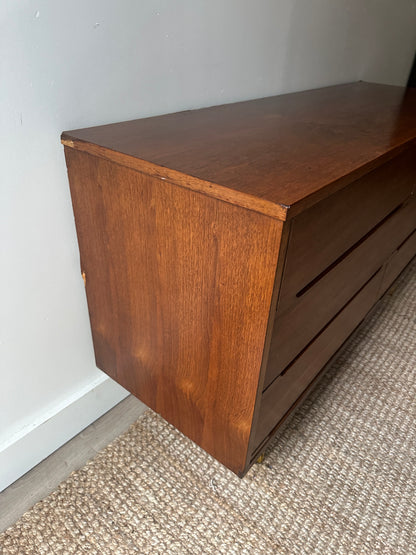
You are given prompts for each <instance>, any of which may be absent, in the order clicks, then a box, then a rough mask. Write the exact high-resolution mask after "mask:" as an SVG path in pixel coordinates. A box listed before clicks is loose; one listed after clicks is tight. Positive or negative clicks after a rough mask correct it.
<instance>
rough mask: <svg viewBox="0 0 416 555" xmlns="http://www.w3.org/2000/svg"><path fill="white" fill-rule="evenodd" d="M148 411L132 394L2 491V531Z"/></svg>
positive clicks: (0, 525) (0, 527)
mask: <svg viewBox="0 0 416 555" xmlns="http://www.w3.org/2000/svg"><path fill="white" fill-rule="evenodd" d="M145 410H146V406H145V405H144V404H143V403H141V402H140V401H139V400H138V399H136V398H135V397H133V396H132V395H129V396H128V397H126V399H124V400H123V401H121V403H119V404H118V405H116V406H115V407H114V408H113V409H111V410H110V411H108V412H107V413H106V414H104V415H103V416H102V417H101V418H99V419H98V420H96V421H95V422H93V423H92V424H91V425H90V426H88V427H87V428H85V430H83V431H82V432H80V433H79V434H78V435H77V436H75V437H74V438H73V439H71V440H70V441H68V442H67V443H65V445H63V446H62V447H60V448H59V449H58V450H57V451H55V452H54V453H52V454H51V455H50V456H49V457H47V458H46V459H45V460H44V461H42V462H41V463H39V464H38V465H37V466H35V467H34V468H32V470H30V471H29V472H27V473H26V474H25V475H24V476H22V477H21V478H19V480H17V481H16V482H14V483H13V484H11V485H10V486H9V487H8V488H6V489H5V490H4V491H2V492H1V493H0V533H1V532H2V531H4V530H6V529H7V528H8V527H9V526H11V525H12V524H14V523H15V522H16V521H17V520H18V519H19V518H20V517H21V516H22V514H23V513H24V512H26V511H27V510H28V509H30V507H32V506H33V505H34V504H35V503H37V502H38V501H40V500H41V499H43V498H44V497H46V496H47V495H48V494H49V493H51V492H52V491H53V490H54V489H55V488H56V487H57V486H58V485H59V484H60V483H61V482H62V481H63V480H65V478H67V477H68V476H69V475H70V474H71V472H73V471H74V470H77V469H79V468H81V467H82V466H84V464H85V463H86V462H88V461H89V460H90V459H92V458H93V457H94V456H95V455H96V453H97V452H98V451H100V450H101V449H103V448H104V447H106V445H108V444H109V443H110V442H111V441H112V440H113V439H115V438H116V437H117V436H119V435H120V434H121V433H122V432H124V431H125V430H126V429H127V428H128V427H129V426H130V424H132V423H133V422H135V421H136V420H137V418H139V416H140V415H141V414H142V413H143V412H144V411H145Z"/></svg>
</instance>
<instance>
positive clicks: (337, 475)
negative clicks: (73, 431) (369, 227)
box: [0, 260, 416, 555]
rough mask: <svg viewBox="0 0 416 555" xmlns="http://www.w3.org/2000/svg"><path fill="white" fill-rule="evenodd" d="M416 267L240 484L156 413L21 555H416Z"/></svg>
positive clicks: (30, 515)
mask: <svg viewBox="0 0 416 555" xmlns="http://www.w3.org/2000/svg"><path fill="white" fill-rule="evenodd" d="M415 342H416V260H414V261H413V263H412V264H411V265H410V267H408V268H407V270H406V271H405V272H404V273H403V274H402V275H401V277H400V278H399V280H398V282H396V284H395V285H394V286H393V289H392V290H391V291H390V292H389V293H388V294H387V295H386V296H385V297H384V298H383V300H382V301H381V303H380V304H379V305H378V306H377V308H376V310H375V311H374V313H373V314H372V315H371V316H370V317H369V318H368V319H367V321H366V322H365V323H364V325H363V326H361V327H360V329H359V330H358V332H356V334H355V335H354V336H353V337H352V338H351V339H350V340H349V341H348V343H347V344H346V345H345V346H344V348H343V351H342V353H341V355H340V356H339V358H338V359H337V360H336V362H335V363H334V364H333V365H332V367H331V369H330V370H329V371H328V373H327V374H326V375H325V377H324V378H323V380H322V381H321V382H320V384H319V386H318V387H317V388H316V389H315V390H314V392H313V393H312V394H311V395H310V396H309V398H308V399H307V401H306V402H305V403H304V404H303V405H302V407H301V408H300V409H299V410H298V411H297V412H296V414H295V416H294V417H293V418H292V419H291V421H290V422H289V424H288V425H287V426H286V427H285V429H284V430H283V431H282V432H280V433H279V435H278V436H277V437H276V439H275V441H274V443H273V445H272V447H271V448H270V449H269V451H268V453H267V456H266V459H265V461H264V463H263V464H256V465H254V467H253V468H252V469H251V470H250V471H249V473H248V474H247V476H246V477H245V478H244V479H243V480H240V479H239V478H237V477H236V476H234V475H233V474H232V473H231V472H230V471H228V470H227V469H225V468H223V467H222V466H221V465H220V464H219V463H217V462H216V461H214V460H213V459H212V458H211V457H210V456H208V455H207V454H205V453H204V452H203V451H202V450H201V449H200V448H198V447H197V446H195V445H194V444H192V442H191V441H189V440H188V439H186V438H185V437H183V436H182V435H181V434H180V433H179V432H178V431H176V430H175V429H174V428H173V427H171V426H170V425H168V424H167V423H166V422H164V421H163V420H162V419H161V418H160V417H158V416H157V415H156V414H154V413H153V412H151V411H147V412H146V413H145V414H144V415H143V416H142V417H141V418H140V419H139V420H138V421H137V422H136V423H135V424H134V425H133V426H131V427H130V429H129V430H128V431H127V432H126V433H125V434H124V435H122V436H120V437H119V438H118V439H117V440H115V441H114V442H113V443H112V444H111V445H109V446H108V447H107V448H106V449H105V450H103V451H102V452H100V453H99V454H98V455H97V456H96V458H95V459H93V460H92V461H91V462H90V463H88V464H87V465H86V466H85V467H84V468H82V469H81V470H79V471H77V472H74V473H73V474H72V475H71V476H70V477H69V479H68V480H66V481H65V482H63V483H62V484H61V485H60V486H59V488H58V489H57V490H56V491H55V492H53V493H52V494H51V495H50V496H48V497H47V498H46V499H44V500H43V501H41V502H40V503H38V504H37V505H35V506H34V507H33V508H32V509H31V510H30V511H28V512H27V513H26V514H25V515H24V516H23V517H22V518H21V519H20V520H19V521H18V522H17V523H16V524H15V525H14V526H13V527H11V528H9V529H8V530H7V531H6V532H5V533H4V534H2V535H0V546H1V547H2V550H3V551H2V553H4V554H5V555H6V554H7V555H12V554H24V555H32V554H47V555H50V554H67V553H68V554H69V553H74V554H83V553H90V554H117V555H118V554H120V555H121V554H136V553H139V554H147V553H149V554H159V553H161V554H185V553H189V554H192V555H196V554H210V553H213V554H220V553H225V554H237V555H240V554H247V555H252V554H280V553H284V554H290V555H295V554H302V555H305V554H311V553H319V554H325V555H329V554H337V555H338V554H353V553H360V554H361V553H365V554H366V553H368V554H372V555H373V554H378V553H385V554H406V555H409V554H416V430H415V416H416V349H415Z"/></svg>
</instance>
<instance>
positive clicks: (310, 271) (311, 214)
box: [277, 152, 415, 314]
mask: <svg viewBox="0 0 416 555" xmlns="http://www.w3.org/2000/svg"><path fill="white" fill-rule="evenodd" d="M412 155H413V156H412ZM414 174H415V161H414V153H413V152H405V153H403V154H401V155H400V156H399V157H397V158H396V159H394V160H392V161H390V162H388V163H386V164H385V165H383V166H382V167H380V168H378V169H376V170H374V171H372V172H370V173H369V174H367V175H366V176H364V177H362V178H361V179H358V180H357V181H356V182H355V183H353V184H351V185H350V186H349V187H346V188H345V189H343V190H341V191H340V192H338V193H337V194H335V195H332V196H331V197H329V198H328V199H325V200H324V201H322V202H320V203H318V204H316V205H315V206H313V207H312V208H311V209H309V210H307V211H305V212H303V213H302V214H300V215H299V216H298V217H296V218H295V219H294V221H293V223H292V230H291V236H290V239H289V244H288V250H287V260H286V264H285V270H284V274H283V278H282V284H281V290H280V295H279V303H278V307H277V310H278V312H279V314H283V313H284V312H285V311H286V310H289V309H290V308H291V307H292V306H293V305H295V304H296V303H297V301H298V299H299V296H301V295H302V293H304V292H305V291H307V290H308V289H310V288H311V287H312V286H313V285H314V284H315V283H316V282H317V281H319V279H320V278H321V277H322V276H323V275H325V273H327V272H329V271H330V270H331V268H332V267H333V266H334V265H336V264H337V263H338V262H339V261H340V260H341V259H342V258H343V257H345V256H346V255H348V253H349V252H350V250H353V249H354V247H355V246H356V245H357V243H358V244H359V242H360V241H362V239H363V237H365V236H366V235H367V234H369V233H371V232H372V230H374V229H376V228H377V226H379V225H380V224H381V223H382V222H383V221H384V220H385V219H386V220H388V219H389V217H390V216H391V215H393V214H394V212H395V211H396V210H398V209H399V207H400V206H401V204H402V203H403V202H404V201H405V200H406V198H407V197H408V196H409V195H410V194H411V192H412V190H413V189H414V186H415V177H414Z"/></svg>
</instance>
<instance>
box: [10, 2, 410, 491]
mask: <svg viewBox="0 0 416 555" xmlns="http://www.w3.org/2000/svg"><path fill="white" fill-rule="evenodd" d="M415 47H416V4H415V0H395V1H394V2H392V1H391V0H255V1H254V0H209V1H208V0H175V1H173V0H141V1H138V0H118V1H117V2H114V1H110V0H88V1H86V0H71V2H64V1H63V0H39V1H29V0H19V1H18V2H17V1H16V0H2V2H1V4H0V118H1V119H0V226H1V228H0V241H1V243H0V244H1V272H0V295H1V298H0V306H1V321H0V364H1V374H0V376H1V378H0V379H1V384H0V396H1V398H0V489H2V487H5V486H6V485H7V484H8V483H10V482H11V481H13V480H14V479H16V478H17V477H18V476H19V475H21V474H22V473H23V472H25V471H26V470H28V469H29V468H30V467H31V466H32V465H34V464H36V463H37V462H38V461H39V460H41V459H42V458H43V457H45V456H46V455H48V454H49V453H50V452H51V451H52V450H54V449H56V448H57V447H58V446H59V445H60V444H62V443H63V442H64V441H66V440H67V439H69V437H70V436H71V435H73V434H75V433H77V432H78V431H79V430H80V429H81V428H82V427H84V426H86V425H87V424H89V423H90V422H91V421H92V420H94V418H97V417H98V416H99V415H100V414H101V413H102V412H103V411H105V410H108V408H110V407H111V406H112V405H114V404H115V403H116V402H118V401H119V400H120V399H121V398H122V397H123V395H124V394H125V393H124V391H123V390H121V388H119V387H118V386H117V387H116V386H115V385H114V384H113V382H111V381H110V380H106V379H105V377H104V375H102V374H101V372H99V371H98V370H97V369H96V368H95V364H94V359H93V351H92V345H91V336H90V331H89V323H88V313H87V307H86V300H85V294H84V289H83V284H82V280H81V277H80V272H79V261H78V249H77V242H76V234H75V228H74V222H73V216H72V210H71V203H70V196H69V190H68V183H67V177H66V169H65V164H64V158H63V150H62V147H61V146H60V143H59V135H60V133H61V131H63V130H65V129H73V128H77V127H85V126H91V125H97V124H100V123H104V122H113V121H120V120H124V119H133V118H137V117H142V116H147V115H152V114H160V113H166V112H171V111H177V110H182V109H187V108H195V107H201V106H207V105H213V104H219V103H224V102H232V101H235V100H239V99H248V98H255V97H261V96H268V95H272V94H277V93H281V92H289V91H294V90H300V89H306V88H313V87H318V86H323V85H330V84H336V83H341V82H348V81H356V80H359V79H363V80H372V81H378V82H383V83H392V84H404V83H405V82H406V79H407V75H408V72H409V69H410V65H411V61H412V58H413V54H414V50H415ZM86 407H88V410H87V409H86Z"/></svg>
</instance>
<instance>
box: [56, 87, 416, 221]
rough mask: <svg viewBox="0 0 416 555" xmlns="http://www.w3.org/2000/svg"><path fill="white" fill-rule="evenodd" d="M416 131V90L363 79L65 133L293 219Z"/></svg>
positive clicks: (67, 138) (82, 144)
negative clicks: (368, 81) (363, 80)
mask: <svg viewBox="0 0 416 555" xmlns="http://www.w3.org/2000/svg"><path fill="white" fill-rule="evenodd" d="M415 137H416V90H409V89H405V88H401V87H393V86H387V85H376V84H370V83H361V82H360V83H353V84H348V85H340V86H336V87H327V88H323V89H316V90H312V91H306V92H300V93H295V94H288V95H280V96H276V97H270V98H264V99H259V100H252V101H247V102H239V103H235V104H227V105H223V106H216V107H213V108H204V109H201V110H193V111H187V112H180V113H176V114H169V115H165V116H158V117H152V118H146V119H140V120H134V121H129V122H124V123H116V124H111V125H104V126H99V127H94V128H90V129H82V130H75V131H67V132H65V133H64V134H63V135H62V141H63V142H64V144H66V145H68V146H71V147H73V148H77V149H81V150H86V151H89V152H92V153H94V154H96V155H97V156H101V157H106V158H109V159H112V160H114V161H117V162H118V163H121V164H125V165H127V166H130V167H135V168H136V169H141V170H142V171H145V172H146V173H148V174H150V175H156V176H159V177H165V178H167V179H170V180H172V181H173V182H176V183H178V184H181V185H182V186H184V187H188V188H196V189H198V190H201V191H204V192H205V194H207V195H210V196H216V197H217V198H222V199H223V200H228V201H229V202H232V203H236V204H241V205H242V206H246V207H252V208H253V209H255V210H258V211H262V212H264V213H267V214H270V215H274V216H275V217H278V218H280V219H285V218H286V217H292V216H293V215H295V214H296V213H298V212H299V211H302V210H304V209H305V208H306V207H308V206H311V205H312V204H314V203H315V202H317V201H319V200H321V199H322V198H324V197H325V196H327V195H329V194H331V193H332V192H334V190H336V189H337V188H341V187H343V186H345V185H346V184H347V183H350V182H352V181H353V180H355V179H357V178H358V177H360V175H363V174H365V173H367V172H368V171H369V170H371V169H372V168H374V167H377V166H378V165H380V164H381V163H382V162H384V161H386V160H387V159H388V158H389V157H393V156H394V155H395V154H397V152H398V151H399V150H400V149H402V148H404V147H405V146H406V145H410V144H411V143H413V142H414V140H415ZM185 176H186V177H185ZM288 211H289V212H288ZM287 212H288V214H287Z"/></svg>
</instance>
